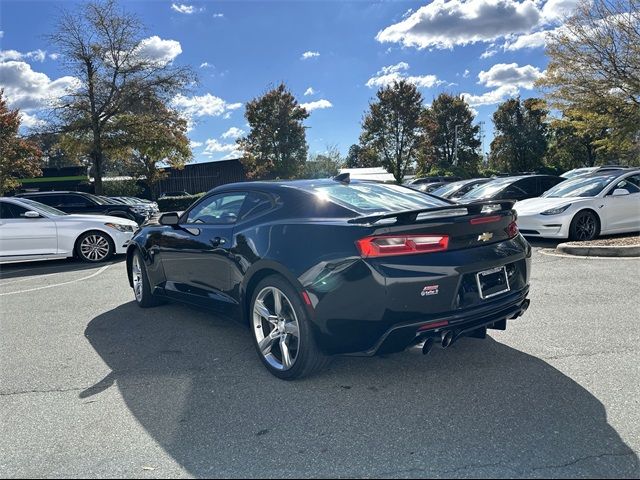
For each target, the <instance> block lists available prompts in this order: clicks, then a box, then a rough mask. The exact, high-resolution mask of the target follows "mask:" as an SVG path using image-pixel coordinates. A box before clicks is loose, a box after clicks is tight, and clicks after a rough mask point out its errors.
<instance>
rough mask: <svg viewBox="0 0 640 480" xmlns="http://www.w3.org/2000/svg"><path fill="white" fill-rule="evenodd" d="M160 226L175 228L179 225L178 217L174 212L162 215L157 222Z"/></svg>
mask: <svg viewBox="0 0 640 480" xmlns="http://www.w3.org/2000/svg"><path fill="white" fill-rule="evenodd" d="M158 223H159V224H160V225H168V226H172V227H175V226H176V225H178V223H180V216H179V215H178V214H177V213H176V212H168V213H163V214H162V215H161V216H160V219H159V220H158Z"/></svg>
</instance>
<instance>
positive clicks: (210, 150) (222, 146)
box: [202, 138, 238, 155]
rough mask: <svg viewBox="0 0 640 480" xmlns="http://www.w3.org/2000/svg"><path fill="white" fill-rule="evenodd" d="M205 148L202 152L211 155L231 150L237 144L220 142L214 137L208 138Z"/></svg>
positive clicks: (233, 149) (234, 148)
mask: <svg viewBox="0 0 640 480" xmlns="http://www.w3.org/2000/svg"><path fill="white" fill-rule="evenodd" d="M204 143H205V145H206V147H205V149H204V151H203V152H202V153H204V154H205V155H213V154H214V153H224V152H233V151H235V150H236V149H237V148H238V146H237V145H236V144H235V143H220V142H219V141H218V140H217V139H215V138H210V139H208V140H206V141H205V142H204Z"/></svg>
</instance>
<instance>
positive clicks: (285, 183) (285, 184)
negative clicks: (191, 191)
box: [210, 178, 409, 192]
mask: <svg viewBox="0 0 640 480" xmlns="http://www.w3.org/2000/svg"><path fill="white" fill-rule="evenodd" d="M339 183H341V182H339V181H338V180H334V179H332V178H315V179H305V180H256V181H250V182H236V183H226V184H224V185H220V186H219V187H216V188H214V189H212V190H210V192H214V191H215V192H222V191H225V190H237V189H239V188H240V189H247V188H251V189H257V190H263V191H271V192H278V191H283V190H288V189H292V188H293V189H297V190H308V189H309V188H311V187H317V186H322V185H336V184H339ZM344 184H345V185H359V184H360V185H371V184H376V185H380V183H379V182H371V181H368V180H351V181H350V182H348V183H344ZM393 185H395V184H393ZM398 186H403V187H405V188H409V187H407V186H406V185H398Z"/></svg>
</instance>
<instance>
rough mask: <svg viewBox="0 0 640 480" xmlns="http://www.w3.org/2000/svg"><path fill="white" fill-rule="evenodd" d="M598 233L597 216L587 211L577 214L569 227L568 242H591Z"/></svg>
mask: <svg viewBox="0 0 640 480" xmlns="http://www.w3.org/2000/svg"><path fill="white" fill-rule="evenodd" d="M599 233H600V221H599V220H598V216H597V215H596V214H595V213H593V212H590V211H588V210H583V211H581V212H578V213H577V214H576V215H575V217H573V220H571V225H570V226H569V240H573V241H580V242H585V241H589V240H593V239H594V238H596V237H597V236H598V234H599Z"/></svg>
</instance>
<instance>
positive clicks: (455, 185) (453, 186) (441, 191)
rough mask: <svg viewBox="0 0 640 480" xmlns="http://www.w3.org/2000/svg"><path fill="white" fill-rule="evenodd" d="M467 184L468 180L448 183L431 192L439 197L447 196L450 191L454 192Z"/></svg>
mask: <svg viewBox="0 0 640 480" xmlns="http://www.w3.org/2000/svg"><path fill="white" fill-rule="evenodd" d="M466 184H467V182H466V181H462V182H452V183H447V184H445V185H442V186H441V187H439V188H436V189H435V190H434V191H433V192H431V194H432V195H436V196H438V197H443V196H447V195H449V194H450V193H453V192H455V191H457V190H459V189H461V188H462V187H464V186H465V185H466Z"/></svg>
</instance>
